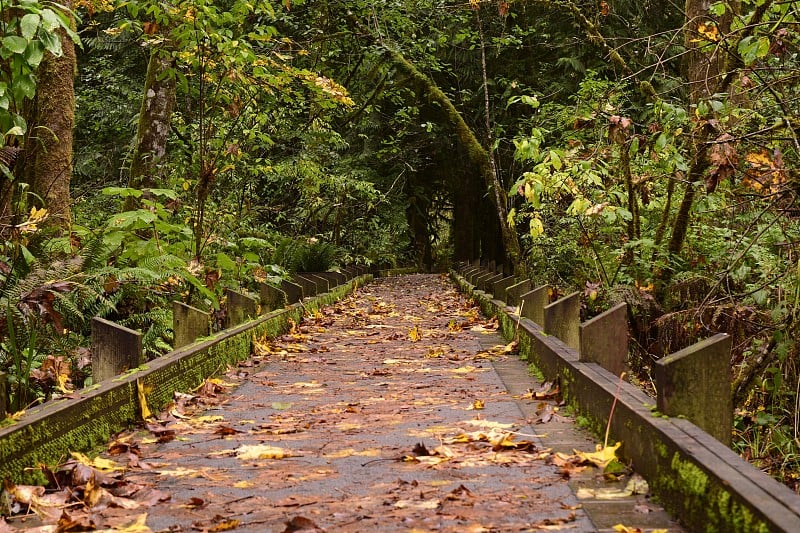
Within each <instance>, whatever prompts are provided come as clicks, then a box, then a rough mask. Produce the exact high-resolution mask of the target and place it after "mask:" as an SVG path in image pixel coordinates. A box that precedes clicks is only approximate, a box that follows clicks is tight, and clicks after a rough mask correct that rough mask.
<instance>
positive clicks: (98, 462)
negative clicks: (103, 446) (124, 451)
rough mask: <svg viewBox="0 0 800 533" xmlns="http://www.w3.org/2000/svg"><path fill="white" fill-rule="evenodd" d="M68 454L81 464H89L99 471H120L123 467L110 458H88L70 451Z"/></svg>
mask: <svg viewBox="0 0 800 533" xmlns="http://www.w3.org/2000/svg"><path fill="white" fill-rule="evenodd" d="M70 455H72V457H73V458H74V459H75V460H76V461H78V462H79V463H80V464H82V465H86V466H91V467H92V468H96V469H97V470H100V471H101V472H121V471H123V470H125V467H124V466H122V465H120V464H119V463H116V462H114V461H112V460H111V459H104V458H102V457H95V458H94V459H89V458H88V457H87V456H85V455H84V454H82V453H80V452H72V453H71V454H70Z"/></svg>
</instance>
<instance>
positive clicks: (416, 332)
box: [408, 326, 422, 342]
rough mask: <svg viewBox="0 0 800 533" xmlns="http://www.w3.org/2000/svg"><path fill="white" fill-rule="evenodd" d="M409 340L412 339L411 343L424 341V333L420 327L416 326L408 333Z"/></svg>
mask: <svg viewBox="0 0 800 533" xmlns="http://www.w3.org/2000/svg"><path fill="white" fill-rule="evenodd" d="M408 338H409V339H411V342H417V341H419V340H420V339H422V333H420V331H419V326H414V327H413V328H411V330H410V331H409V332H408Z"/></svg>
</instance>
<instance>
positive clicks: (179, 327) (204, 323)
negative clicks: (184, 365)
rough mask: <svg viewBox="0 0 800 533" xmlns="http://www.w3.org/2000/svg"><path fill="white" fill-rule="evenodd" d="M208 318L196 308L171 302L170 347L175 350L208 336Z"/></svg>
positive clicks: (207, 315) (209, 325) (209, 323)
mask: <svg viewBox="0 0 800 533" xmlns="http://www.w3.org/2000/svg"><path fill="white" fill-rule="evenodd" d="M210 318H211V317H210V315H209V314H208V313H206V312H205V311H202V310H200V309H197V308H196V307H192V306H191V305H186V304H185V303H183V302H178V301H174V302H172V335H173V342H172V347H173V348H174V349H176V350H177V349H178V348H180V347H182V346H186V345H187V344H192V343H193V342H194V341H196V340H197V339H198V338H200V337H206V336H208V334H209V333H210V332H211V322H210Z"/></svg>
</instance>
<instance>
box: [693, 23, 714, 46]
mask: <svg viewBox="0 0 800 533" xmlns="http://www.w3.org/2000/svg"><path fill="white" fill-rule="evenodd" d="M697 33H699V34H700V35H702V36H703V37H705V38H706V39H707V40H709V41H713V42H717V41H719V30H718V29H717V25H716V24H714V23H713V22H703V23H701V24H700V25H699V26H698V27H697Z"/></svg>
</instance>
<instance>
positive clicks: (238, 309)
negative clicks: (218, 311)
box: [225, 289, 258, 328]
mask: <svg viewBox="0 0 800 533" xmlns="http://www.w3.org/2000/svg"><path fill="white" fill-rule="evenodd" d="M225 294H226V295H227V297H228V312H227V313H226V315H225V327H228V328H232V327H234V326H238V325H239V324H241V323H242V322H244V321H246V320H247V319H250V318H255V317H256V316H258V311H257V309H258V302H257V301H256V299H255V298H251V297H250V296H247V295H246V294H242V293H240V292H236V291H233V290H231V289H228V290H227V291H226V292H225Z"/></svg>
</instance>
